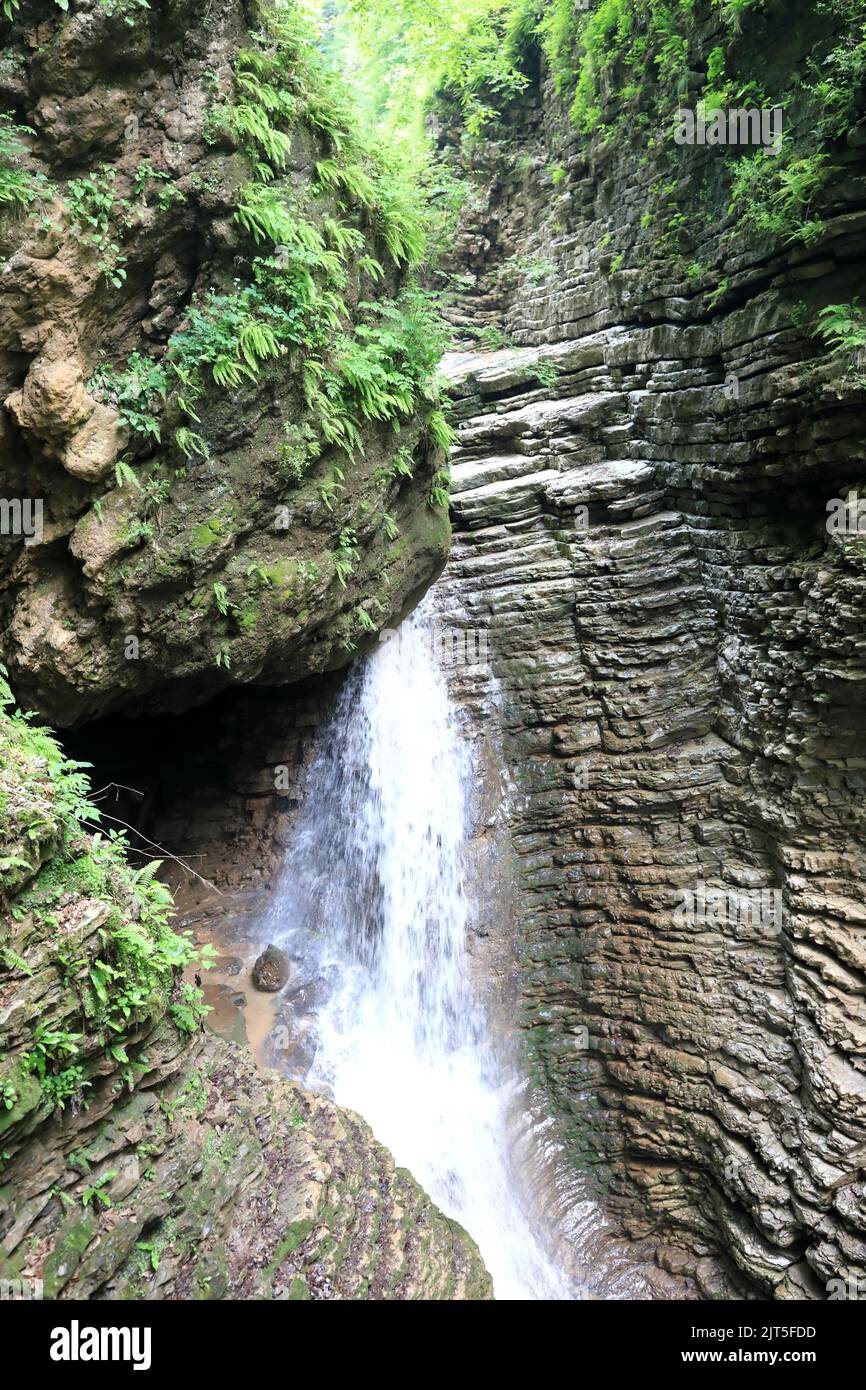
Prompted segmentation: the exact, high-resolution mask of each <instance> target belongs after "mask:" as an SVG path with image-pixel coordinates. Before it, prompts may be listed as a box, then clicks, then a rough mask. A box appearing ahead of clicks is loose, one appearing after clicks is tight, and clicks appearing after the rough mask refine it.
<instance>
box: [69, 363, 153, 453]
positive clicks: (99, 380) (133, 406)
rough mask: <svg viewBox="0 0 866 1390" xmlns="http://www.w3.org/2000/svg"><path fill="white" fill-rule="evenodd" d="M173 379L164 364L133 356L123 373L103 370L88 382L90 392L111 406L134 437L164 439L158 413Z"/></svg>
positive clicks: (102, 368)
mask: <svg viewBox="0 0 866 1390" xmlns="http://www.w3.org/2000/svg"><path fill="white" fill-rule="evenodd" d="M168 388H169V376H168V372H167V371H166V369H165V367H164V365H163V364H162V363H161V362H155V361H153V360H152V359H151V358H148V357H144V356H142V354H141V353H140V352H133V353H132V354H131V355H130V357H129V360H128V362H127V364H126V366H125V367H124V368H123V369H118V368H112V367H108V366H103V367H99V368H98V369H97V371H96V372H94V374H93V376H92V378H91V379H90V381H89V382H88V388H87V389H88V390H89V391H91V392H92V393H93V394H94V395H95V396H98V397H99V399H100V400H102V401H107V402H110V403H111V404H112V405H114V406H115V408H116V409H117V412H118V414H119V415H120V418H121V420H122V421H123V423H124V424H125V425H127V426H128V427H129V429H130V430H132V432H133V433H134V434H140V435H143V436H144V437H145V438H147V437H148V436H150V437H151V438H153V439H155V440H157V442H159V440H160V439H161V437H162V436H161V434H160V426H159V420H158V418H157V411H158V410H159V409H160V408H161V406H162V403H163V402H164V401H165V398H166V395H167V393H168Z"/></svg>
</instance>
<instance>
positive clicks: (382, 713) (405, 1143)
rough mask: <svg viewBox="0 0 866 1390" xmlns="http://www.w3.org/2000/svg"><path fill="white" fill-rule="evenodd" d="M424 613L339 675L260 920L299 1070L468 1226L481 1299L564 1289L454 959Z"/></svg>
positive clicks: (460, 962) (457, 820)
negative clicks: (282, 969)
mask: <svg viewBox="0 0 866 1390" xmlns="http://www.w3.org/2000/svg"><path fill="white" fill-rule="evenodd" d="M432 616H433V614H432V609H431V607H430V603H429V600H428V601H425V604H424V605H422V608H421V609H420V610H419V611H418V612H417V613H416V614H415V615H414V616H413V617H412V618H411V619H409V620H408V621H407V622H406V623H404V624H403V626H402V627H401V628H400V630H399V632H397V633H395V634H393V635H392V636H391V637H390V639H389V640H388V641H386V642H384V643H382V644H381V645H380V647H379V648H378V650H376V651H375V652H374V653H373V654H372V655H371V656H369V657H368V658H367V659H366V660H365V661H364V662H362V663H361V664H360V665H359V667H358V669H357V670H356V671H355V672H354V673H353V674H352V675H351V677H350V678H349V680H348V682H347V684H346V686H345V687H344V689H343V691H342V694H341V697H340V700H339V702H338V707H337V709H336V712H335V715H334V718H333V720H332V722H331V724H330V726H329V727H328V729H327V730H326V732H325V734H324V737H323V739H322V742H321V745H320V748H319V751H318V753H317V756H316V758H315V760H314V762H313V764H312V766H311V768H310V770H309V773H308V776H307V781H306V787H305V792H304V801H303V807H302V810H301V813H300V817H299V821H298V824H297V827H296V830H295V832H294V835H293V838H292V842H291V844H290V845H289V848H288V850H287V853H286V860H285V865H284V868H283V870H282V873H281V876H280V881H279V883H278V887H277V891H276V894H275V898H274V901H273V904H272V907H271V909H270V912H269V916H268V920H267V922H266V923H265V924H264V925H263V928H262V930H263V932H264V931H265V930H266V931H267V933H268V934H269V937H270V939H271V940H274V941H276V942H278V943H279V944H280V945H282V946H283V947H284V949H285V950H287V951H288V953H289V955H290V956H291V957H292V959H293V963H294V965H295V967H296V969H297V970H298V972H299V983H296V984H294V985H290V987H289V993H288V996H287V1006H288V1008H289V1010H290V1011H291V1026H292V1028H293V1029H294V1030H295V1041H296V1043H297V1046H298V1048H299V1051H300V1055H302V1056H306V1058H307V1059H308V1061H309V1070H308V1072H307V1075H306V1078H305V1079H306V1082H307V1084H308V1085H313V1086H315V1085H321V1086H325V1087H327V1088H329V1089H330V1090H331V1091H332V1092H333V1095H334V1097H335V1099H336V1101H337V1102H338V1103H339V1104H340V1105H344V1106H347V1107H348V1108H350V1109H353V1110H357V1111H359V1112H360V1114H362V1115H363V1116H364V1118H365V1119H366V1120H367V1121H368V1122H369V1124H370V1125H371V1127H372V1129H373V1132H374V1134H375V1135H376V1137H377V1138H378V1139H380V1140H381V1141H382V1142H383V1143H384V1144H386V1145H387V1146H388V1147H389V1148H390V1150H391V1152H392V1153H393V1155H394V1157H395V1159H396V1161H397V1163H398V1164H399V1165H401V1166H403V1167H406V1168H408V1169H409V1170H410V1171H411V1172H412V1174H413V1176H414V1177H415V1178H417V1179H418V1181H419V1182H420V1183H421V1184H422V1186H423V1187H424V1188H426V1190H427V1192H428V1193H429V1194H430V1196H431V1197H432V1198H433V1200H434V1201H435V1202H436V1203H437V1205H439V1206H440V1207H441V1208H442V1209H443V1210H444V1211H445V1212H446V1213H447V1214H448V1215H450V1216H452V1217H454V1218H455V1219H456V1220H458V1221H459V1222H460V1223H461V1224H462V1225H463V1226H464V1227H465V1228H466V1230H468V1231H469V1233H470V1235H472V1236H473V1238H474V1239H475V1240H476V1241H477V1242H478V1245H479V1247H480V1249H481V1253H482V1256H483V1258H484V1260H485V1262H486V1264H487V1267H488V1269H489V1270H490V1273H491V1275H492V1277H493V1281H494V1287H495V1292H496V1296H497V1297H498V1298H504V1299H518V1298H519V1299H529V1298H539V1299H558V1298H560V1299H561V1298H570V1297H574V1294H573V1292H571V1291H570V1290H569V1288H568V1286H567V1283H566V1281H565V1278H564V1277H563V1276H561V1275H560V1274H559V1273H558V1272H557V1270H556V1269H555V1267H554V1266H553V1264H552V1262H551V1260H550V1259H549V1257H548V1255H547V1254H546V1252H545V1250H544V1249H543V1247H542V1245H541V1244H540V1243H539V1240H538V1238H537V1236H536V1234H535V1233H534V1223H533V1214H532V1213H531V1212H530V1211H529V1210H527V1209H526V1206H525V1205H524V1202H525V1200H526V1198H525V1195H524V1196H522V1195H521V1190H520V1182H519V1180H518V1177H517V1174H516V1173H515V1171H513V1168H512V1155H513V1152H514V1146H513V1143H512V1138H511V1135H512V1125H511V1123H510V1117H511V1116H512V1115H513V1114H514V1112H515V1109H516V1108H519V1099H520V1082H519V1079H518V1077H517V1075H516V1072H515V1071H514V1069H513V1067H512V1066H511V1065H510V1064H509V1063H508V1062H507V1060H506V1058H507V1055H508V1054H507V1049H506V1048H505V1046H504V1044H500V1043H499V1042H498V1040H497V1037H496V1035H495V1033H494V1032H493V1030H492V1029H491V1027H490V1025H489V1022H488V1018H487V1015H486V1011H485V1009H484V1007H483V1006H482V1003H481V1001H480V998H479V996H478V993H477V991H476V989H475V988H474V985H473V980H472V976H471V972H470V968H469V967H470V957H469V954H468V951H467V938H468V935H469V933H470V928H471V913H472V903H473V898H477V896H478V894H483V892H484V885H483V884H472V883H467V881H466V877H467V857H466V850H467V844H468V840H469V832H470V824H471V815H472V803H473V788H474V784H475V769H474V767H473V757H472V748H471V745H470V743H469V741H468V740H467V739H465V738H463V737H461V734H460V732H459V729H458V724H457V719H456V717H455V712H454V709H453V707H452V705H451V701H450V698H449V693H448V688H447V684H446V681H445V679H444V676H443V673H442V671H441V669H440V668H439V666H438V664H437V661H436V659H435V655H434V642H433V640H432V627H431V619H432ZM298 1001H300V1006H299V1005H298ZM535 1229H537V1226H535Z"/></svg>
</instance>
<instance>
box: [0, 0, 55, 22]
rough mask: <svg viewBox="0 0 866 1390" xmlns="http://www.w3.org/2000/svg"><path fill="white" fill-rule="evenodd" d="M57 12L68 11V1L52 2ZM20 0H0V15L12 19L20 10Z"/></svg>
mask: <svg viewBox="0 0 866 1390" xmlns="http://www.w3.org/2000/svg"><path fill="white" fill-rule="evenodd" d="M54 3H55V5H56V6H57V8H58V9H59V10H68V9H69V0H54ZM20 6H21V0H0V13H2V14H4V15H5V16H6V18H7V19H14V17H15V14H16V12H17V11H18V10H19V9H20Z"/></svg>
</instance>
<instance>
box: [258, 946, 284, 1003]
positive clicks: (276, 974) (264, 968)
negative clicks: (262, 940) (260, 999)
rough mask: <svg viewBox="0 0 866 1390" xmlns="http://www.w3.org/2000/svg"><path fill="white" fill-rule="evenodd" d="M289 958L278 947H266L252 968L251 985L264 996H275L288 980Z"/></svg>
mask: <svg viewBox="0 0 866 1390" xmlns="http://www.w3.org/2000/svg"><path fill="white" fill-rule="evenodd" d="M289 973H290V972H289V958H288V956H287V955H286V953H285V951H281V950H280V948H279V947H278V946H273V945H270V946H267V947H266V948H265V950H264V951H262V954H261V955H260V956H259V958H258V960H257V961H256V963H255V965H254V966H253V984H254V985H255V987H256V989H260V990H262V991H263V992H264V993H266V994H276V992H277V990H278V989H282V988H283V986H284V985H285V984H286V983H287V981H288V978H289Z"/></svg>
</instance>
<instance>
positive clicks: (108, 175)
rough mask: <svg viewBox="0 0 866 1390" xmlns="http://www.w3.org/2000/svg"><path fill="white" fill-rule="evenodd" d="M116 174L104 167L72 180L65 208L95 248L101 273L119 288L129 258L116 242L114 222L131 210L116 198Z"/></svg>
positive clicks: (68, 185)
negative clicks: (113, 229) (114, 187)
mask: <svg viewBox="0 0 866 1390" xmlns="http://www.w3.org/2000/svg"><path fill="white" fill-rule="evenodd" d="M116 178H117V171H116V170H115V169H113V168H112V167H111V165H103V166H102V168H101V169H100V170H98V171H96V172H95V173H92V174H86V175H85V176H84V177H83V178H80V179H70V180H69V182H68V183H67V185H66V205H67V209H68V212H69V215H70V217H71V218H72V220H73V222H74V223H75V224H76V226H77V227H78V228H79V230H80V231H81V233H82V236H83V240H84V242H85V244H87V245H90V246H92V247H93V248H94V250H95V251H96V255H97V264H98V266H99V269H100V272H101V273H102V274H103V275H104V276H105V279H106V280H107V281H108V283H109V284H110V285H112V286H114V288H115V289H119V288H120V286H121V285H122V284H123V282H124V280H125V279H126V269H125V263H126V257H125V256H124V255H123V254H122V252H121V249H120V245H119V244H118V242H117V241H115V240H114V236H113V232H112V222H113V220H114V219H116V217H117V216H118V214H121V215H123V214H124V213H125V212H126V211H128V206H129V205H128V203H126V201H125V200H124V199H116V198H115V196H114V189H113V184H114V181H115V179H116Z"/></svg>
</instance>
